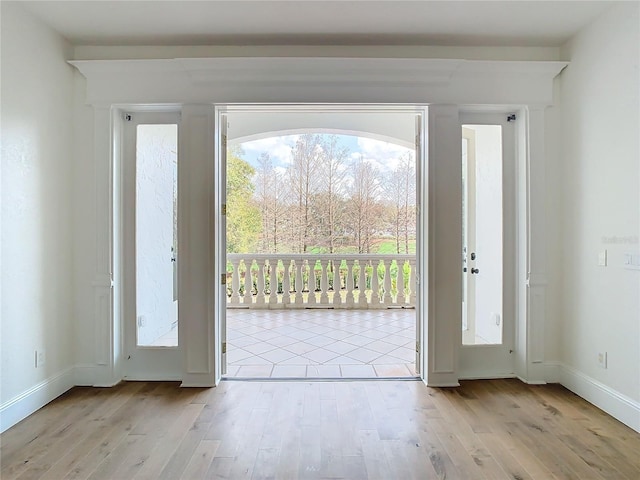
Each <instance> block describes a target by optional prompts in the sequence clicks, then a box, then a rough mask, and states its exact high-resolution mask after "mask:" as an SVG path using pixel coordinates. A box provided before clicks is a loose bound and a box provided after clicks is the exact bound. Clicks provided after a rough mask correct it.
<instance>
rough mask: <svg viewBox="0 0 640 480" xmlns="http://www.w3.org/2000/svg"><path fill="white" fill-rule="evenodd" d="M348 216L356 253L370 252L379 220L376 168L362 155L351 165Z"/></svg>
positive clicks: (378, 185) (378, 190)
mask: <svg viewBox="0 0 640 480" xmlns="http://www.w3.org/2000/svg"><path fill="white" fill-rule="evenodd" d="M352 175H353V177H352V184H351V189H350V195H349V207H348V217H349V220H350V221H349V224H350V225H351V229H352V232H353V236H354V242H355V244H356V246H357V248H358V253H371V243H372V242H371V240H372V237H373V234H374V233H375V231H376V230H377V228H378V226H379V222H380V214H381V213H382V206H381V205H380V203H379V202H378V199H379V195H380V182H379V178H378V177H379V172H378V170H377V169H376V168H375V167H374V166H373V165H372V164H371V163H369V162H366V161H365V160H364V159H363V158H362V157H360V158H359V159H358V160H356V161H354V163H353V165H352Z"/></svg>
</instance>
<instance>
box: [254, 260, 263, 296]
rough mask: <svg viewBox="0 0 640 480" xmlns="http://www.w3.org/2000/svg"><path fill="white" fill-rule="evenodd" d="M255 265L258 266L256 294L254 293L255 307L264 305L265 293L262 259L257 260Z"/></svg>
mask: <svg viewBox="0 0 640 480" xmlns="http://www.w3.org/2000/svg"><path fill="white" fill-rule="evenodd" d="M256 263H257V265H258V278H257V282H256V283H257V290H258V291H257V292H256V304H257V305H264V303H265V291H264V286H265V278H264V277H265V272H264V271H265V266H264V259H263V260H258V261H256Z"/></svg>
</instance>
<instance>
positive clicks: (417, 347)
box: [416, 342, 420, 353]
mask: <svg viewBox="0 0 640 480" xmlns="http://www.w3.org/2000/svg"><path fill="white" fill-rule="evenodd" d="M416 353H420V342H416Z"/></svg>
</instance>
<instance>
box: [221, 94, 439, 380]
mask: <svg viewBox="0 0 640 480" xmlns="http://www.w3.org/2000/svg"><path fill="white" fill-rule="evenodd" d="M305 109H311V110H320V111H323V112H330V111H335V112H338V113H339V112H347V111H372V112H379V113H384V112H385V111H387V112H390V111H395V112H397V111H402V112H407V113H416V117H417V118H416V138H415V152H416V206H417V209H416V210H417V212H416V217H417V218H416V222H417V223H416V272H415V275H416V288H417V289H418V292H417V293H416V308H415V312H416V373H417V375H418V376H419V377H420V378H421V379H422V380H425V377H424V372H425V365H424V362H425V357H426V356H425V354H424V348H423V346H424V345H426V344H425V342H424V332H425V331H426V326H425V322H426V320H427V317H426V312H427V310H426V302H425V300H424V299H423V298H422V296H423V295H422V294H423V293H424V291H425V290H424V289H423V288H421V286H420V279H421V274H420V272H425V271H427V270H426V261H427V260H426V257H427V251H428V250H427V248H426V245H427V236H428V235H423V233H422V232H423V230H425V229H426V227H427V225H428V223H427V222H428V216H427V212H428V208H427V198H428V185H427V182H426V175H427V172H428V170H429V166H428V164H427V162H428V158H427V156H426V154H425V143H426V142H425V141H424V134H425V131H426V128H425V124H426V121H427V115H428V113H427V109H426V107H425V106H424V105H420V104H415V105H394V104H390V105H386V104H378V105H377V104H358V103H353V104H339V105H333V104H286V103H281V104H225V105H217V106H216V107H215V112H216V113H215V124H216V128H215V132H216V133H215V143H216V155H215V173H214V184H215V186H216V192H217V193H216V202H217V205H216V207H215V218H216V220H215V226H216V232H215V238H214V245H215V265H216V267H215V273H214V278H216V279H220V281H219V282H218V284H217V285H218V286H217V288H216V289H215V303H216V305H217V308H216V320H215V327H214V330H215V332H216V339H217V340H216V343H215V344H216V356H215V357H216V370H215V374H216V385H217V384H218V383H219V382H220V381H221V380H222V375H223V374H224V373H226V366H227V365H226V353H227V352H226V324H227V322H226V301H227V299H226V286H225V285H223V284H222V278H226V264H227V263H226V255H227V252H226V216H225V214H224V213H223V205H225V204H226V136H227V123H226V122H227V120H226V113H227V112H228V111H229V110H241V111H244V112H246V111H249V112H250V111H252V110H255V111H274V112H278V111H282V112H286V111H304V110H305ZM223 146H224V147H225V148H223ZM423 226H424V227H425V228H422V227H423ZM225 281H226V280H225Z"/></svg>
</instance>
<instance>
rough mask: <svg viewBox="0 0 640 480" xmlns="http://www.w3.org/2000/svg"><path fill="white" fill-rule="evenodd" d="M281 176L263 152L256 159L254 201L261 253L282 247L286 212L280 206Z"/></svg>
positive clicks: (272, 251)
mask: <svg viewBox="0 0 640 480" xmlns="http://www.w3.org/2000/svg"><path fill="white" fill-rule="evenodd" d="M282 183H283V182H282V174H281V173H279V172H278V171H277V170H276V169H275V168H274V167H273V163H272V161H271V158H270V157H269V154H268V153H266V152H263V153H262V154H261V155H260V157H259V158H258V169H257V172H256V176H255V185H256V191H255V200H256V202H257V204H258V207H259V209H260V214H261V215H260V216H261V220H262V232H261V235H260V246H261V248H260V250H261V252H262V253H275V252H277V251H278V247H279V246H283V245H282V244H283V240H282V239H281V237H282V227H283V225H282V223H283V221H282V217H283V216H284V213H285V211H286V208H285V206H284V205H283V204H282V196H283V185H282Z"/></svg>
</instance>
